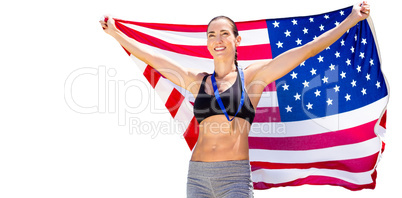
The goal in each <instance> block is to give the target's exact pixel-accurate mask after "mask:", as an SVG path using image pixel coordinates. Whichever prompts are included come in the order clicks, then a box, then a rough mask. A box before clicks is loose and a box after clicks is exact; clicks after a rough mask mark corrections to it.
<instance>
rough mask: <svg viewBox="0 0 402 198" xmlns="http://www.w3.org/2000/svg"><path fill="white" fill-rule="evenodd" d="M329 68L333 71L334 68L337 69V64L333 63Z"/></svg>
mask: <svg viewBox="0 0 402 198" xmlns="http://www.w3.org/2000/svg"><path fill="white" fill-rule="evenodd" d="M329 68H330V69H331V71H333V70H335V65H333V64H332V63H331V65H330V66H329Z"/></svg>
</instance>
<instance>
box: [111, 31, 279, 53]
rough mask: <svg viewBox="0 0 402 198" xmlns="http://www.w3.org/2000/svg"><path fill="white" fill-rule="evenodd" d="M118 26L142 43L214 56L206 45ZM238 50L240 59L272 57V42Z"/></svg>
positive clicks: (170, 49) (168, 49) (176, 51)
mask: <svg viewBox="0 0 402 198" xmlns="http://www.w3.org/2000/svg"><path fill="white" fill-rule="evenodd" d="M116 27H117V28H118V29H119V30H120V31H122V32H123V33H124V34H126V35H127V36H129V37H130V38H132V39H134V40H136V41H138V42H140V43H143V44H146V45H150V46H154V47H157V48H160V49H163V50H167V51H171V52H175V53H179V54H185V55H189V56H195V57H200V58H208V59H212V56H211V54H210V53H209V51H208V49H207V47H206V45H202V46H194V45H178V44H172V43H168V42H166V41H164V40H161V39H159V38H156V37H153V36H149V35H147V34H144V33H141V32H139V31H136V30H133V29H130V28H128V27H126V26H125V25H123V24H121V23H116ZM237 50H238V59H239V60H259V59H272V52H271V45H270V44H261V45H252V46H239V47H238V48H237Z"/></svg>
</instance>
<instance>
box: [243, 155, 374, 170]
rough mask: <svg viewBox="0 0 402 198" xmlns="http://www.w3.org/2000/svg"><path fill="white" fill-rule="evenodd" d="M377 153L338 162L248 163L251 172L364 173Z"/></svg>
mask: <svg viewBox="0 0 402 198" xmlns="http://www.w3.org/2000/svg"><path fill="white" fill-rule="evenodd" d="M378 156H379V152H377V153H375V154H373V155H369V156H367V157H362V158H356V159H348V160H339V161H325V162H313V163H290V164H286V163H271V162H259V161H253V162H250V164H251V167H252V171H256V170H259V169H309V168H320V169H337V170H343V171H348V172H353V173H357V172H366V171H369V170H372V169H373V168H374V166H373V164H375V163H376V162H377V160H378Z"/></svg>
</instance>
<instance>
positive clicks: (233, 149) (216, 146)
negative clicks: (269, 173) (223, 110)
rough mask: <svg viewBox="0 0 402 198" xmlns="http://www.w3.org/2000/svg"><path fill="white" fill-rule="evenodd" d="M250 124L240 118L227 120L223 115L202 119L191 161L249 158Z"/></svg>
mask: <svg viewBox="0 0 402 198" xmlns="http://www.w3.org/2000/svg"><path fill="white" fill-rule="evenodd" d="M230 118H231V116H230ZM250 126H251V125H250V123H249V122H248V121H246V120H244V119H242V118H235V119H234V120H232V121H231V122H229V121H228V120H227V119H226V117H225V115H214V116H211V117H208V118H206V119H204V120H203V121H202V122H201V123H200V125H199V135H198V141H197V144H196V146H195V148H194V151H193V155H192V157H191V161H202V162H216V161H231V160H249V153H248V152H249V147H248V133H249V131H250Z"/></svg>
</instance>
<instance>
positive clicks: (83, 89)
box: [0, 0, 402, 198]
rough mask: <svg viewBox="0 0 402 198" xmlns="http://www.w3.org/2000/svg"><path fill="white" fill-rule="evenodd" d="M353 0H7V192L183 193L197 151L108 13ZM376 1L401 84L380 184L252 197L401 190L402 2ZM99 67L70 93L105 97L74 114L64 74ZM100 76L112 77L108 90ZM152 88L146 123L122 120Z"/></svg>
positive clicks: (3, 165)
mask: <svg viewBox="0 0 402 198" xmlns="http://www.w3.org/2000/svg"><path fill="white" fill-rule="evenodd" d="M354 3H356V1H354V0H353V1H347V0H337V1H323V0H308V1H306V0H305V1H293V0H292V1H277V0H272V1H270V0H265V1H253V0H247V1H234V0H232V1H217V0H202V1H197V2H196V1H188V0H187V1H185V0H182V1H179V0H170V1H167V0H165V1H162V0H159V1H154V0H143V1H138V0H131V1H120V0H115V1H82V0H81V1H78V0H70V1H64V2H58V1H43V0H42V1H41V0H37V1H12V2H11V1H9V2H8V3H4V4H3V5H2V6H1V7H0V16H1V18H0V19H1V20H0V21H1V23H0V24H1V25H0V27H1V28H0V34H1V36H0V50H1V56H0V57H1V58H0V65H1V70H0V94H1V95H0V115H1V120H0V197H7V198H9V197H10V198H11V197H52V198H53V197H79V198H81V197H85V198H87V197H185V193H186V189H185V188H186V176H187V169H188V161H189V160H190V156H191V152H190V151H189V149H188V147H187V145H186V143H185V141H184V140H183V138H182V135H181V134H178V133H177V131H175V128H174V127H175V126H174V125H172V126H171V127H168V126H167V125H168V124H169V123H170V124H171V119H170V115H169V114H168V113H167V112H166V111H162V113H161V109H163V108H164V106H163V104H162V103H161V102H160V101H159V99H158V98H156V99H155V98H153V96H152V94H147V93H145V92H143V90H141V89H135V88H130V89H129V88H128V85H130V83H134V84H135V83H138V84H139V83H140V82H146V80H145V79H144V78H143V77H142V74H140V73H139V70H138V69H137V68H136V66H135V65H134V63H133V62H132V61H131V60H130V59H129V58H128V57H127V55H126V54H125V52H124V51H123V50H122V48H121V47H120V46H119V45H118V43H117V42H116V41H115V40H113V39H112V37H110V36H108V35H106V34H105V33H103V31H102V29H101V27H100V26H99V24H98V21H99V19H100V17H101V16H102V15H103V14H112V15H114V16H116V17H118V18H122V19H128V20H136V21H146V22H165V23H184V24H206V23H208V21H209V20H210V19H211V18H212V17H214V16H216V15H227V16H229V17H231V18H232V19H234V20H235V21H246V20H256V19H265V18H278V17H288V16H303V15H310V14H319V13H323V12H327V11H332V10H336V9H340V8H344V7H347V6H349V5H352V4H354ZM369 3H370V4H371V5H372V12H371V16H372V18H373V20H374V24H375V28H376V32H377V38H378V41H379V47H380V50H381V56H382V67H383V71H384V74H385V76H386V77H387V79H388V82H389V84H390V86H391V88H392V89H391V99H390V103H389V105H388V109H389V110H388V122H387V128H388V131H387V139H386V140H387V141H386V142H387V145H386V150H385V154H384V157H383V159H382V161H381V162H380V164H379V167H378V179H377V182H378V184H377V188H376V189H375V190H363V191H359V192H351V191H348V190H345V189H343V188H340V187H329V186H302V187H287V188H276V189H271V190H264V191H255V197H296V196H297V197H307V196H308V197H313V198H314V197H322V196H325V197H365V198H371V197H397V196H398V195H397V194H399V195H400V194H401V192H400V191H401V190H400V185H399V182H398V180H400V178H401V177H402V175H401V171H400V164H398V163H399V162H400V161H401V160H400V159H399V158H400V156H401V153H400V152H401V151H402V143H401V142H402V139H401V133H400V128H399V127H398V126H397V124H398V118H399V116H398V112H399V111H400V110H401V109H400V108H401V107H400V104H399V101H400V100H401V94H400V92H399V90H398V89H399V88H398V86H399V85H401V83H402V82H401V79H402V78H401V77H400V69H399V68H400V67H401V62H400V46H401V45H402V43H401V38H400V34H401V27H400V26H401V25H400V17H399V13H401V10H400V4H401V3H399V2H397V1H396V0H393V1H380V0H372V1H369ZM101 70H102V71H103V70H105V71H109V73H107V74H106V78H101V79H100V80H99V79H98V76H97V73H94V74H92V75H91V74H87V75H81V76H78V77H77V78H75V81H74V83H73V85H72V86H70V88H72V91H71V92H69V93H68V94H70V95H71V96H72V97H73V98H74V100H75V102H76V104H80V105H81V106H82V107H92V106H98V107H99V108H98V111H100V112H99V113H89V114H84V113H82V112H81V113H80V111H79V110H78V112H77V108H75V109H74V107H71V105H68V103H67V102H66V100H65V83H66V80H67V79H68V78H69V76H70V77H71V74H76V73H74V71H76V72H83V71H86V72H93V71H96V72H97V71H100V72H102V71H101ZM136 79H138V81H137V80H136ZM99 82H103V83H105V84H106V85H107V89H106V88H105V86H100V85H99ZM119 83H120V84H119ZM119 85H120V87H119ZM99 87H100V88H99ZM98 88H99V90H100V93H101V94H100V95H99V96H98ZM113 90H114V91H115V92H113ZM116 92H117V93H120V94H122V95H121V96H122V97H123V100H122V99H121V98H122V97H120V99H119V98H117V95H118V94H115V93H116ZM151 96H152V98H148V100H147V101H151V103H148V104H145V107H146V108H144V109H143V111H142V112H141V113H139V114H134V115H132V114H128V115H127V117H126V119H129V117H130V116H131V117H132V118H133V119H137V121H138V119H139V120H140V121H141V123H140V125H141V127H143V128H142V129H143V131H136V129H135V128H134V129H133V128H132V126H130V124H129V122H127V123H125V125H124V123H123V124H122V123H119V120H121V119H123V118H122V116H123V115H124V112H123V113H122V112H121V111H119V109H118V108H117V107H122V108H124V107H125V106H124V105H129V106H131V107H136V106H138V105H144V104H143V103H141V101H140V100H139V99H141V98H144V97H151ZM104 101H107V102H106V103H105V102H104ZM125 101H128V102H127V104H126V103H125ZM99 102H100V104H98V103H99ZM115 107H116V108H115ZM86 109H88V108H86ZM74 110H75V111H74ZM123 117H124V116H123ZM123 120H124V119H123ZM152 123H154V124H158V123H162V124H164V125H163V126H162V125H159V127H160V128H158V129H159V131H162V132H163V134H161V133H162V132H161V133H159V134H153V133H155V132H157V131H155V130H148V128H147V127H149V126H151V125H150V124H152ZM136 127H138V125H137V126H136ZM154 127H158V126H155V125H154ZM130 131H131V132H133V133H130ZM395 191H396V193H393V194H392V195H391V194H389V192H395Z"/></svg>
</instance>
